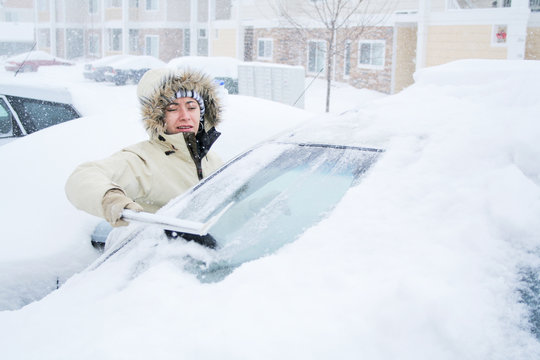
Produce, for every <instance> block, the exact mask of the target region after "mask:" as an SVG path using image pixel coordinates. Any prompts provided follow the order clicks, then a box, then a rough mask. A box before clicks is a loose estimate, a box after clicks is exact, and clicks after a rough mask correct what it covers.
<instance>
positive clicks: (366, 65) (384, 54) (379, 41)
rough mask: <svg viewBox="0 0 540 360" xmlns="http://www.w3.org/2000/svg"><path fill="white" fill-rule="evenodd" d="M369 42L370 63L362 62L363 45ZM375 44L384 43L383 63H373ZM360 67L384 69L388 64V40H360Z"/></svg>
mask: <svg viewBox="0 0 540 360" xmlns="http://www.w3.org/2000/svg"><path fill="white" fill-rule="evenodd" d="M364 44H369V46H370V54H369V64H366V63H362V62H361V61H362V45H364ZM373 45H382V56H381V58H382V64H373ZM357 64H358V67H359V68H363V69H374V70H382V69H384V66H385V64H386V41H385V40H359V41H358V61H357Z"/></svg>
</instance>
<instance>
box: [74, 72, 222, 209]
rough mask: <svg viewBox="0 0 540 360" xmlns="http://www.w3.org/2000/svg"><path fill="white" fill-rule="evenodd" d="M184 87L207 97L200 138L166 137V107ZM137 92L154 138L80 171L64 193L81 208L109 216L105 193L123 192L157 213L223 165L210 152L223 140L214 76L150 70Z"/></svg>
mask: <svg viewBox="0 0 540 360" xmlns="http://www.w3.org/2000/svg"><path fill="white" fill-rule="evenodd" d="M179 89H187V90H195V91H197V92H198V93H199V94H200V95H201V97H202V98H203V99H204V106H205V113H204V117H203V118H204V121H203V124H202V125H203V126H200V130H199V133H198V134H197V135H196V136H195V134H193V133H191V134H182V133H180V134H174V135H167V134H165V121H164V112H163V109H164V108H165V106H166V105H167V104H168V103H169V102H170V101H171V99H174V97H175V94H176V92H177V91H178V90H179ZM137 94H138V97H139V100H140V102H141V107H142V113H143V121H144V124H145V127H146V129H147V132H148V133H149V135H150V139H149V140H147V141H143V142H140V143H138V144H135V145H132V146H129V147H127V148H124V149H122V150H121V151H119V152H117V153H115V154H113V155H112V156H110V157H108V158H106V159H103V160H98V161H92V162H88V163H84V164H82V165H80V166H79V167H77V168H76V169H75V171H74V172H73V174H72V175H71V176H70V177H69V178H68V180H67V183H66V187H65V191H66V195H67V197H68V199H69V200H70V201H71V202H72V203H73V205H75V207H77V208H78V209H81V210H84V211H86V212H88V213H90V214H93V215H96V216H100V217H104V211H103V205H102V200H103V197H104V195H105V194H106V193H107V192H108V191H109V190H112V189H119V190H121V191H123V192H124V193H125V195H126V196H127V197H129V198H131V199H132V200H133V201H135V202H136V203H137V204H139V205H141V206H142V207H143V209H144V211H148V212H152V213H153V212H156V211H157V210H158V209H159V208H161V207H162V206H164V205H165V204H167V202H169V200H171V199H172V198H174V197H176V196H178V195H180V194H182V193H184V192H185V191H186V190H188V189H189V188H190V187H192V186H194V185H195V184H197V183H198V182H199V181H200V180H201V179H202V178H203V177H206V176H208V175H210V174H211V173H212V172H213V171H215V170H216V169H217V168H219V167H220V166H221V164H222V162H221V160H220V159H219V157H218V156H217V155H215V154H214V153H213V152H212V151H209V148H210V146H211V145H212V144H213V142H214V141H215V140H216V139H217V137H218V136H219V133H218V132H217V131H216V130H215V128H214V126H215V125H217V124H218V123H219V121H220V114H221V109H220V104H219V99H218V97H217V93H216V89H215V85H214V84H213V82H212V81H211V79H210V78H209V77H207V76H206V75H204V74H202V73H199V72H194V71H186V72H183V73H178V72H173V71H171V70H165V69H160V70H151V71H150V72H148V73H147V74H145V76H144V77H143V79H141V81H140V83H139V86H138V89H137Z"/></svg>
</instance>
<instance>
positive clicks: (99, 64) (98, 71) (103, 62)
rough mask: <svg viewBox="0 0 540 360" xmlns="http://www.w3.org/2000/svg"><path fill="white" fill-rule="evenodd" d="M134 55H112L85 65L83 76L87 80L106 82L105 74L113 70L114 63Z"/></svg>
mask: <svg viewBox="0 0 540 360" xmlns="http://www.w3.org/2000/svg"><path fill="white" fill-rule="evenodd" d="M130 56H132V55H111V56H105V57H103V58H101V59H97V60H94V61H92V62H90V63H86V64H84V71H83V76H84V78H85V79H88V80H94V81H98V82H101V81H105V72H106V71H110V70H112V68H111V67H110V66H111V65H112V64H113V63H115V62H117V61H120V60H123V59H126V58H128V57H130Z"/></svg>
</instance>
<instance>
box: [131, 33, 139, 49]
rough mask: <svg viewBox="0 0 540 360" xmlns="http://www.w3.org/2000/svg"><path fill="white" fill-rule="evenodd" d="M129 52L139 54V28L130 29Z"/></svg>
mask: <svg viewBox="0 0 540 360" xmlns="http://www.w3.org/2000/svg"><path fill="white" fill-rule="evenodd" d="M129 52H130V53H132V54H137V53H138V52H139V30H137V29H129Z"/></svg>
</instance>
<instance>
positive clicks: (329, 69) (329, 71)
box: [326, 29, 334, 112]
mask: <svg viewBox="0 0 540 360" xmlns="http://www.w3.org/2000/svg"><path fill="white" fill-rule="evenodd" d="M333 53H334V29H330V41H329V44H328V52H327V53H326V112H329V111H330V89H331V88H332V71H333V69H332V58H333Z"/></svg>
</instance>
